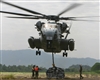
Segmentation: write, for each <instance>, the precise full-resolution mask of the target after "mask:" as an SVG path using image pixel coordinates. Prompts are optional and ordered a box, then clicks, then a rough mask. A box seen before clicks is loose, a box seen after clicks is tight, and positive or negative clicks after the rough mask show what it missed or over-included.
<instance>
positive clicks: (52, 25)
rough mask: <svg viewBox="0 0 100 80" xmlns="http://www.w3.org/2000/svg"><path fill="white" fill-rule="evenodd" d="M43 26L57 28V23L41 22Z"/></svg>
mask: <svg viewBox="0 0 100 80" xmlns="http://www.w3.org/2000/svg"><path fill="white" fill-rule="evenodd" d="M43 28H57V24H50V23H46V24H43Z"/></svg>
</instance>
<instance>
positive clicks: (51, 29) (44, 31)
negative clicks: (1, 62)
mask: <svg viewBox="0 0 100 80" xmlns="http://www.w3.org/2000/svg"><path fill="white" fill-rule="evenodd" d="M36 26H37V30H38V31H39V32H40V33H39V34H40V38H39V39H34V38H33V37H31V38H29V39H28V42H29V45H30V47H31V48H38V49H44V51H45V52H55V53H59V52H61V50H65V51H66V50H69V49H70V50H71V51H72V50H74V40H73V39H62V37H63V35H62V33H64V32H65V30H66V28H68V26H67V24H65V23H62V24H61V23H53V22H48V23H41V22H40V21H39V22H37V23H36Z"/></svg>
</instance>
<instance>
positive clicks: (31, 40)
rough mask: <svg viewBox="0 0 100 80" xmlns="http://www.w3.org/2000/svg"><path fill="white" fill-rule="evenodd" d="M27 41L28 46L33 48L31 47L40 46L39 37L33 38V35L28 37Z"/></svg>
mask: <svg viewBox="0 0 100 80" xmlns="http://www.w3.org/2000/svg"><path fill="white" fill-rule="evenodd" d="M28 43H29V45H30V47H31V48H32V49H33V48H35V47H36V48H39V49H40V48H41V41H40V39H34V38H33V37H31V38H29V39H28Z"/></svg>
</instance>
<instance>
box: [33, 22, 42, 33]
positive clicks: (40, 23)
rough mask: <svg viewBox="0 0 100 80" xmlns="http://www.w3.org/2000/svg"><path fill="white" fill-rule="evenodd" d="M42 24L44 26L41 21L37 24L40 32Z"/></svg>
mask: <svg viewBox="0 0 100 80" xmlns="http://www.w3.org/2000/svg"><path fill="white" fill-rule="evenodd" d="M42 24H43V23H42V22H41V21H38V22H37V23H36V25H35V26H36V27H37V30H38V31H40V30H41V27H42Z"/></svg>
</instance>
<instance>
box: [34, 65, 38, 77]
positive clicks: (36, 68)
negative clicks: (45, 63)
mask: <svg viewBox="0 0 100 80" xmlns="http://www.w3.org/2000/svg"><path fill="white" fill-rule="evenodd" d="M34 70H35V77H36V78H37V79H38V76H39V67H38V66H36V67H35V68H34Z"/></svg>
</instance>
